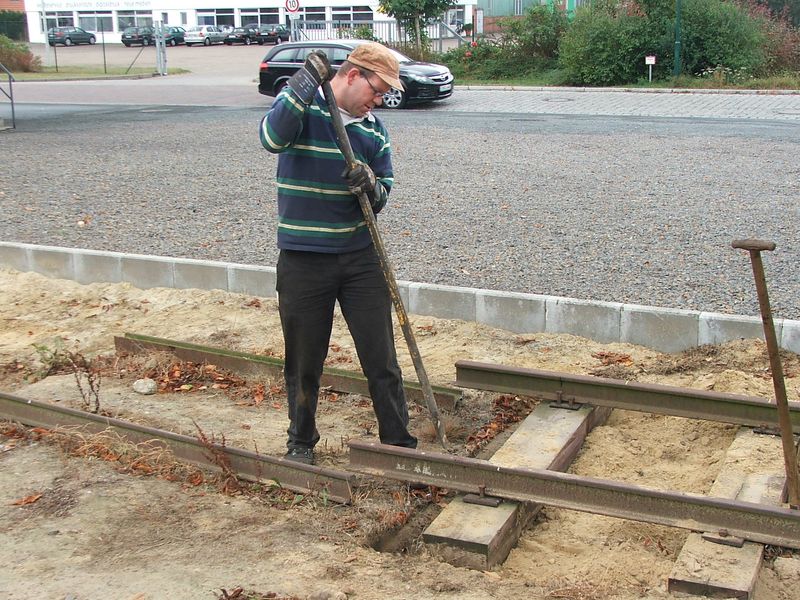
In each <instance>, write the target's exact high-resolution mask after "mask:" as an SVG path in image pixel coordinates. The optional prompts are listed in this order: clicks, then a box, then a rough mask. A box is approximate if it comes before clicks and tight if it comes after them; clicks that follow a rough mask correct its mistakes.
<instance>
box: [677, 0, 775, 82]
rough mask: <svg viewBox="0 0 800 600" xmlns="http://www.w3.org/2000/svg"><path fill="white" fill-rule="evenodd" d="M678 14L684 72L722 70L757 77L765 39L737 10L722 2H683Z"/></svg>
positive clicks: (721, 0) (761, 64) (753, 23)
mask: <svg viewBox="0 0 800 600" xmlns="http://www.w3.org/2000/svg"><path fill="white" fill-rule="evenodd" d="M682 15H683V18H682V27H681V28H682V38H681V43H682V51H681V58H682V62H683V69H684V71H685V72H686V73H691V74H693V75H697V74H699V73H701V72H703V71H706V70H707V69H716V68H717V67H722V68H727V69H730V70H731V71H746V72H748V73H752V74H757V73H761V72H762V70H763V68H764V67H765V66H766V60H765V59H766V53H765V51H764V44H765V42H766V37H765V36H764V34H763V33H762V31H761V29H760V24H759V22H758V21H756V20H755V19H752V18H751V17H750V16H748V15H747V13H746V12H745V11H744V10H743V9H742V8H741V7H739V6H737V5H735V4H731V3H729V2H724V1H723V0H685V1H684V3H683V12H682Z"/></svg>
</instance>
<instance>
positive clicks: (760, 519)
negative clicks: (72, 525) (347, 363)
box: [0, 361, 800, 549]
mask: <svg viewBox="0 0 800 600" xmlns="http://www.w3.org/2000/svg"><path fill="white" fill-rule="evenodd" d="M456 370H457V375H458V378H457V384H458V385H460V386H462V387H472V388H476V389H489V390H494V391H502V392H515V393H521V394H525V395H533V396H536V395H538V396H540V397H543V398H549V399H552V400H555V401H557V402H560V403H561V404H563V405H566V406H569V405H570V404H575V403H577V402H579V401H581V402H590V403H591V404H596V405H600V406H610V407H614V408H625V409H628V410H639V411H647V412H654V413H661V414H668V415H678V416H683V417H691V418H700V419H710V420H715V421H723V422H731V423H739V424H744V425H751V426H763V425H774V424H775V423H777V416H776V415H775V405H774V404H770V403H769V402H766V401H763V400H760V399H755V398H747V397H744V396H736V395H733V394H717V393H711V392H703V391H696V390H688V389H683V388H673V387H667V386H655V385H646V384H636V383H628V382H621V381H617V380H605V379H601V378H595V377H582V376H573V375H567V374H563V373H552V372H547V371H535V370H530V369H518V368H511V367H502V366H498V365H486V364H483V363H474V362H471V361H459V362H458V363H456ZM791 404H792V406H791V408H792V423H793V426H794V427H798V425H799V423H800V422H799V421H798V419H799V418H800V404H798V403H791ZM0 418H2V419H6V420H10V421H17V422H21V423H23V424H25V425H32V426H40V427H48V428H56V427H65V426H74V427H80V428H83V429H85V430H87V431H90V432H99V431H104V430H108V429H111V430H113V431H115V432H117V433H118V434H120V435H121V436H123V437H125V438H127V439H129V440H131V441H133V442H141V441H153V442H155V443H158V444H162V445H163V446H165V447H167V448H169V449H170V450H171V451H172V452H173V453H174V454H175V456H176V458H178V459H179V460H183V461H186V462H189V463H191V464H195V465H198V466H202V467H204V468H210V469H218V468H219V466H218V465H217V464H216V463H215V462H214V460H213V458H211V457H209V456H208V452H209V448H208V447H207V446H206V445H204V444H203V443H201V442H200V441H199V440H197V439H194V438H191V437H188V436H183V435H178V434H175V433H172V432H168V431H163V430H158V429H154V428H150V427H144V426H140V425H137V424H134V423H130V422H126V421H122V420H119V419H114V418H110V417H104V416H98V415H93V414H90V413H86V412H83V411H78V410H73V409H68V408H64V407H58V406H54V405H50V404H46V403H41V402H36V401H33V400H29V399H25V398H21V397H18V396H14V395H11V394H7V393H2V392H0ZM213 450H214V451H215V452H222V453H224V455H225V456H226V458H227V460H228V461H229V462H230V467H231V469H232V470H233V471H234V472H235V473H236V474H237V475H238V476H241V477H242V478H243V479H248V480H260V481H263V480H276V481H278V482H280V484H281V485H282V486H284V487H287V488H288V489H292V490H296V491H301V492H309V491H314V490H323V489H324V490H326V493H327V495H328V497H329V498H330V499H331V500H333V501H336V502H342V503H348V502H350V501H351V499H352V491H353V489H354V487H355V485H356V475H355V474H354V472H356V473H361V474H366V475H370V476H376V477H385V478H390V479H398V480H402V481H409V482H410V481H421V482H424V483H427V484H430V485H436V486H440V487H445V488H449V489H453V490H458V491H461V492H465V493H471V494H477V495H479V496H490V497H492V496H493V497H500V498H506V499H509V500H515V501H521V502H537V503H541V504H546V505H552V506H559V507H563V508H568V509H573V510H579V511H585V512H591V513H595V514H602V515H607V516H613V517H620V518H625V519H632V520H637V521H646V522H651V523H657V524H662V525H668V526H674V527H680V528H684V529H689V530H692V531H698V532H712V533H715V534H717V535H719V536H721V537H728V536H730V537H738V538H742V539H744V540H748V541H753V542H759V543H763V544H773V545H778V546H785V547H789V548H797V549H800V511H797V510H793V509H789V508H784V507H774V506H765V505H762V504H755V503H751V502H742V501H737V500H730V499H723V498H711V497H706V496H701V495H693V494H685V493H677V492H668V491H661V490H652V489H648V488H642V487H637V486H632V485H626V484H622V483H618V482H614V481H607V480H601V479H594V478H589V477H579V476H576V475H571V474H565V473H558V472H554V471H547V470H536V469H514V468H507V467H501V466H498V465H495V464H491V463H488V462H486V461H482V460H477V459H470V458H464V457H459V456H453V455H447V454H436V453H429V452H419V451H414V450H409V449H405V448H396V447H392V446H383V445H381V444H371V443H366V442H351V443H350V461H351V462H350V468H351V472H346V471H338V470H333V469H327V468H321V467H317V466H307V465H302V464H298V463H290V462H288V461H285V460H283V459H281V458H275V457H270V456H264V455H259V454H256V453H253V452H249V451H246V450H241V449H237V448H231V447H226V446H222V445H218V444H217V445H214V448H213Z"/></svg>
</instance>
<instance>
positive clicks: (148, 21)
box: [117, 10, 153, 31]
mask: <svg viewBox="0 0 800 600" xmlns="http://www.w3.org/2000/svg"><path fill="white" fill-rule="evenodd" d="M152 26H153V13H152V12H151V11H143V10H120V11H117V27H119V30H120V31H122V30H123V29H125V28H126V27H152Z"/></svg>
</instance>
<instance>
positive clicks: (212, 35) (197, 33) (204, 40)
mask: <svg viewBox="0 0 800 600" xmlns="http://www.w3.org/2000/svg"><path fill="white" fill-rule="evenodd" d="M184 40H185V41H186V45H187V46H194V45H195V44H203V45H204V46H210V45H211V44H222V43H223V42H224V41H225V34H224V33H222V30H221V29H220V28H219V27H217V26H216V25H197V26H196V27H190V28H189V29H187V30H186V34H185V35H184Z"/></svg>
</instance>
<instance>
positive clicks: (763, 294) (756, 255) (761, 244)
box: [731, 239, 800, 509]
mask: <svg viewBox="0 0 800 600" xmlns="http://www.w3.org/2000/svg"><path fill="white" fill-rule="evenodd" d="M731 246H733V247H734V248H741V249H743V250H747V251H748V252H750V261H751V263H752V265H753V277H754V278H755V282H756V292H757V293H758V304H759V307H760V308H761V323H762V325H763V327H764V339H765V340H766V342H767V352H768V353H769V366H770V370H771V371H772V385H773V389H774V390H775V403H776V406H777V409H778V421H779V424H780V429H781V442H782V444H783V462H784V467H785V468H786V482H787V485H788V488H789V490H788V493H789V502H790V503H791V506H792V508H796V509H800V482H798V479H797V448H796V447H795V444H794V437H793V436H792V423H791V417H790V416H789V402H788V400H787V399H786V382H785V381H784V380H783V365H782V364H781V353H780V348H779V347H778V338H777V337H776V335H775V324H774V323H773V321H772V308H771V307H770V304H769V293H768V292H767V279H766V276H765V275H764V263H763V262H762V260H761V252H762V251H769V252H771V251H772V250H775V243H774V242H768V241H765V240H752V239H748V240H733V242H731Z"/></svg>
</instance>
